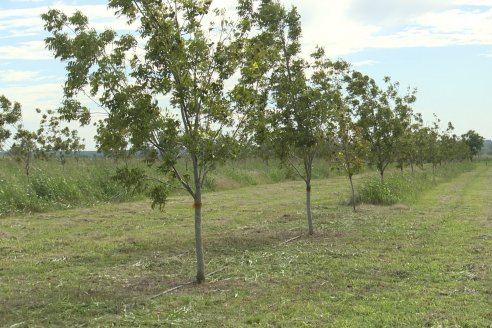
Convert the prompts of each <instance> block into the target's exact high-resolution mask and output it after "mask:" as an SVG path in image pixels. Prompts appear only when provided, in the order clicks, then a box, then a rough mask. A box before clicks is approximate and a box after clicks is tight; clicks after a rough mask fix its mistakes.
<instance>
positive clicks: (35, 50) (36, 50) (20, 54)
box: [0, 41, 53, 60]
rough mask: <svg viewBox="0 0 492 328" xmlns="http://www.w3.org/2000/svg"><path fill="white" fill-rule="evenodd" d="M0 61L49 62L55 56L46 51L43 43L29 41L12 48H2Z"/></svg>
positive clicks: (0, 47)
mask: <svg viewBox="0 0 492 328" xmlns="http://www.w3.org/2000/svg"><path fill="white" fill-rule="evenodd" d="M0 59H2V60H5V59H11V60H47V59H53V56H52V55H51V53H50V52H49V51H48V50H46V49H45V45H44V42H43V41H29V42H19V43H17V44H16V45H11V46H0Z"/></svg>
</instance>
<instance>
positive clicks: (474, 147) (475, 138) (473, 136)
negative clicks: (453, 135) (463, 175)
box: [461, 130, 485, 161]
mask: <svg viewBox="0 0 492 328" xmlns="http://www.w3.org/2000/svg"><path fill="white" fill-rule="evenodd" d="M461 138H462V139H463V140H464V141H465V142H466V144H467V145H468V148H469V149H470V161H473V157H474V156H477V155H478V154H479V153H480V150H481V149H482V147H483V143H484V141H485V139H484V137H482V136H481V135H479V134H478V133H477V132H475V131H474V130H469V131H468V132H467V133H465V134H463V135H462V136H461Z"/></svg>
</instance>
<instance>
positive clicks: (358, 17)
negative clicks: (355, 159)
mask: <svg viewBox="0 0 492 328" xmlns="http://www.w3.org/2000/svg"><path fill="white" fill-rule="evenodd" d="M284 3H286V4H294V5H296V6H297V7H298V8H299V11H300V13H301V16H302V19H303V31H304V33H303V43H304V46H305V49H306V53H309V52H311V51H312V50H313V49H314V47H315V46H316V45H320V46H323V47H324V48H325V49H326V51H327V53H328V54H329V55H330V56H331V57H333V58H343V59H345V60H348V61H349V62H351V63H353V65H354V66H355V67H356V69H358V70H360V71H362V72H363V73H366V74H368V75H370V76H372V77H373V78H375V79H376V80H377V81H382V78H383V77H384V76H385V75H389V76H391V78H392V80H393V81H399V82H400V83H401V87H402V90H405V89H406V88H407V87H409V86H410V87H412V88H417V90H418V93H417V102H416V103H415V105H414V109H415V111H417V112H420V113H422V114H423V116H424V119H425V120H426V121H427V122H428V123H430V122H431V121H432V118H433V115H432V114H433V113H436V114H437V116H438V117H439V118H440V119H441V121H442V126H443V128H444V127H445V126H446V125H447V122H448V121H451V122H452V123H453V125H454V126H455V129H456V133H457V134H462V133H465V132H466V131H467V130H469V129H474V130H476V131H477V132H479V133H480V134H481V135H482V136H484V137H486V138H488V139H492V108H491V107H492V106H491V104H492V101H491V99H492V98H491V96H490V95H491V93H492V0H432V1H431V0H399V1H394V0H344V1H319V0H284ZM214 4H217V6H218V7H229V8H231V7H232V8H233V7H234V5H235V2H233V1H232V0H215V1H214ZM48 8H59V9H61V10H63V11H64V12H67V13H69V12H73V11H74V10H76V9H80V10H82V11H83V12H84V13H86V14H87V15H88V16H89V17H90V20H91V21H92V22H94V23H95V26H96V28H104V27H112V28H114V29H116V30H125V29H126V30H127V29H128V27H127V26H126V25H125V24H124V22H123V21H115V19H114V16H113V15H112V13H111V12H108V11H107V10H106V9H105V8H106V1H102V0H2V1H1V2H0V94H4V95H5V96H7V97H8V98H9V99H11V100H15V101H18V102H20V103H21V104H22V105H23V108H24V118H25V122H26V125H27V126H30V127H35V126H36V125H37V122H38V121H39V118H38V117H36V113H35V109H36V108H41V109H50V108H56V107H57V106H58V105H59V103H60V101H61V95H62V92H61V88H62V85H63V82H64V78H65V72H64V70H63V65H62V64H61V63H59V62H58V61H55V60H54V59H52V57H51V54H50V53H49V52H48V51H47V50H45V49H44V43H43V39H44V38H45V37H46V36H47V35H46V34H45V33H44V32H43V23H42V21H41V19H40V17H39V15H40V14H41V13H43V12H46V11H47V10H48ZM80 133H81V134H82V135H83V136H84V137H85V139H86V142H87V146H88V149H93V148H94V143H93V141H92V134H93V133H94V130H93V129H91V128H89V129H83V130H80Z"/></svg>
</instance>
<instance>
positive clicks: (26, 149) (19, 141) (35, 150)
mask: <svg viewBox="0 0 492 328" xmlns="http://www.w3.org/2000/svg"><path fill="white" fill-rule="evenodd" d="M9 155H10V156H12V157H13V158H15V159H16V160H17V161H19V162H21V163H22V164H23V165H24V173H25V174H26V177H27V181H28V182H29V180H30V174H31V164H32V160H33V158H34V157H42V156H43V152H42V151H41V149H40V147H39V136H38V134H37V133H36V132H34V131H29V130H27V129H25V128H24V127H23V126H22V125H19V126H17V131H16V133H15V135H14V137H13V144H12V147H10V150H9Z"/></svg>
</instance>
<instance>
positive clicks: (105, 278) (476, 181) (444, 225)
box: [0, 165, 492, 327]
mask: <svg viewBox="0 0 492 328" xmlns="http://www.w3.org/2000/svg"><path fill="white" fill-rule="evenodd" d="M312 194H313V195H312V196H313V200H312V201H313V207H314V208H313V214H314V224H315V235H314V236H312V237H309V236H307V234H306V231H307V226H306V225H307V224H306V222H305V210H304V197H305V195H304V184H303V182H300V181H291V182H282V183H278V184H269V185H261V186H254V187H246V188H241V189H236V190H229V191H221V192H215V193H207V194H206V195H205V197H204V213H203V219H204V224H203V231H204V232H203V233H204V247H205V251H206V253H205V256H206V269H207V272H208V273H211V274H210V275H209V276H208V277H207V282H206V283H205V284H203V285H195V284H187V285H185V286H184V287H182V288H179V289H176V290H174V291H170V292H167V293H164V292H165V291H167V290H169V289H171V288H173V287H175V286H179V285H182V284H186V283H188V282H190V281H192V280H193V277H194V275H195V257H194V248H193V246H194V245H193V243H194V236H193V227H194V223H193V219H192V215H193V209H192V207H191V204H192V201H191V199H190V198H189V197H185V196H176V197H173V198H172V199H171V200H170V202H169V204H168V205H167V208H166V210H165V211H164V212H159V211H152V210H150V206H149V203H148V202H136V203H123V204H112V205H103V206H98V207H92V208H88V209H77V210H67V211H60V212H51V213H44V214H35V215H31V216H22V217H20V216H19V217H7V218H2V219H1V220H0V326H6V327H10V326H14V327H56V326H60V327H77V326H79V327H84V326H85V327H98V326H101V327H110V326H117V327H139V326H141V327H161V326H162V327H166V326H177V327H244V326H260V327H322V326H327V327H490V325H491V324H492V310H491V309H492V306H491V299H492V279H491V273H490V263H492V256H491V249H492V232H491V228H492V226H491V225H492V224H491V223H492V167H490V166H489V167H485V165H480V166H477V168H476V169H475V170H473V171H470V172H467V173H464V174H462V175H460V176H458V177H456V178H455V179H453V180H451V181H449V182H445V183H442V184H439V185H437V186H435V187H434V188H432V189H429V190H427V191H426V192H424V193H422V195H421V196H420V198H419V200H418V202H415V203H411V204H398V205H393V206H389V207H388V206H386V207H382V206H369V205H362V206H361V207H360V208H359V211H358V212H357V213H353V212H352V211H351V208H350V207H348V206H343V205H340V201H341V199H342V198H343V197H345V196H346V195H348V181H347V180H346V179H345V178H343V177H336V178H331V179H328V180H316V181H315V182H314V183H313V191H312ZM341 195H343V196H341ZM297 236H300V237H299V238H297V239H293V240H291V239H292V238H295V237H297ZM288 240H291V241H289V242H286V241H288Z"/></svg>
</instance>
